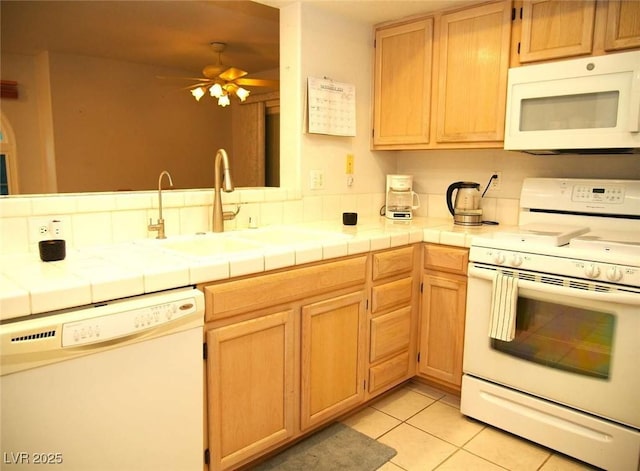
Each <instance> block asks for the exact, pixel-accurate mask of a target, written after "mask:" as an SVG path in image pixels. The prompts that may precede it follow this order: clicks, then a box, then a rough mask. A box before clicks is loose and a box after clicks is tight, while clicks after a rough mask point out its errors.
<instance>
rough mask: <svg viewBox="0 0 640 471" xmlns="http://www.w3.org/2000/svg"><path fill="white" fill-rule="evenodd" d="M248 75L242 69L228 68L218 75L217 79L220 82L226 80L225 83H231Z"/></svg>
mask: <svg viewBox="0 0 640 471" xmlns="http://www.w3.org/2000/svg"><path fill="white" fill-rule="evenodd" d="M248 73H249V72H245V71H244V70H242V69H236V68H235V67H229V68H228V69H227V70H225V71H224V72H222V73H221V74H220V75H219V77H220V78H221V79H222V80H226V81H227V82H232V81H234V80H236V79H237V78H240V77H244V76H245V75H247V74H248Z"/></svg>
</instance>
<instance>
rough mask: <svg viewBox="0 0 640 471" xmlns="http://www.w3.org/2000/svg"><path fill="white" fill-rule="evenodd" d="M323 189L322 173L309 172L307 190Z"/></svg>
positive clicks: (318, 171) (316, 171)
mask: <svg viewBox="0 0 640 471" xmlns="http://www.w3.org/2000/svg"><path fill="white" fill-rule="evenodd" d="M323 188H324V171H322V170H311V172H309V189H311V190H322V189H323Z"/></svg>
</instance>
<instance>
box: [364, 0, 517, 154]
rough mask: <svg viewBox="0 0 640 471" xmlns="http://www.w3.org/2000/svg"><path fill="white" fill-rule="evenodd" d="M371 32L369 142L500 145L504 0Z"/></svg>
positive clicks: (506, 34)
mask: <svg viewBox="0 0 640 471" xmlns="http://www.w3.org/2000/svg"><path fill="white" fill-rule="evenodd" d="M375 34H376V48H375V64H374V98H373V102H374V103H373V108H374V109H373V128H374V129H373V140H372V145H373V148H374V149H433V148H442V149H455V148H483V147H484V148H486V147H502V139H503V135H504V115H505V104H506V79H507V69H508V66H509V51H510V38H511V1H510V0H501V1H497V2H491V3H486V4H482V5H480V6H474V7H470V8H464V9H462V10H456V11H453V12H447V13H443V14H440V13H437V14H434V15H433V16H428V17H421V18H416V19H412V20H407V21H403V22H399V23H394V24H391V25H382V26H379V27H378V28H377V29H376V31H375ZM432 37H433V44H432Z"/></svg>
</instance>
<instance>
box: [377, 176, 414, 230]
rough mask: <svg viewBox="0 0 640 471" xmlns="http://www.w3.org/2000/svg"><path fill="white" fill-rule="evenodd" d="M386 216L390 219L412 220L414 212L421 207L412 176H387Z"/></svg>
mask: <svg viewBox="0 0 640 471" xmlns="http://www.w3.org/2000/svg"><path fill="white" fill-rule="evenodd" d="M385 194H386V202H385V216H386V217H387V218H389V219H396V220H410V219H412V218H413V210H414V209H418V208H419V207H420V198H419V197H418V195H417V193H416V192H415V191H413V177H412V176H411V175H387V191H386V193H385Z"/></svg>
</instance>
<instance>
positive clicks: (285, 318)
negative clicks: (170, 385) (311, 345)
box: [206, 310, 295, 469]
mask: <svg viewBox="0 0 640 471" xmlns="http://www.w3.org/2000/svg"><path fill="white" fill-rule="evenodd" d="M206 335H207V345H208V350H209V352H208V354H209V358H210V359H211V361H208V362H207V377H208V390H209V399H210V400H209V401H208V413H209V446H210V453H211V456H212V461H211V469H229V468H232V467H233V465H234V464H237V463H239V462H242V461H243V460H246V459H247V458H249V457H251V456H253V455H255V454H256V453H258V452H260V451H262V450H265V449H266V448H268V447H270V446H273V445H275V444H278V443H281V442H284V441H285V440H286V439H287V438H289V437H291V436H293V435H294V433H295V423H294V420H295V408H294V406H295V400H294V393H295V385H294V380H295V350H294V345H295V341H294V335H295V330H294V312H293V310H285V311H282V312H275V313H273V314H269V315H265V316H261V317H258V318H256V319H251V320H247V321H244V322H239V323H237V324H232V325H229V326H226V327H221V328H218V329H212V330H209V331H208V332H207V334H206Z"/></svg>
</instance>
